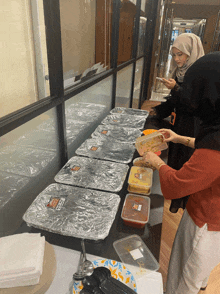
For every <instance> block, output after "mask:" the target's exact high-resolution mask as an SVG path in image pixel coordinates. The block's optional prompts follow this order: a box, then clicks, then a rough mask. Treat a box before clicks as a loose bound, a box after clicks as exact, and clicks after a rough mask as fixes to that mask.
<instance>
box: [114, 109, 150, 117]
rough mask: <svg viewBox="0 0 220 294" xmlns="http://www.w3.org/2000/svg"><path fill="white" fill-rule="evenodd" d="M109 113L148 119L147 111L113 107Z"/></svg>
mask: <svg viewBox="0 0 220 294" xmlns="http://www.w3.org/2000/svg"><path fill="white" fill-rule="evenodd" d="M110 113H121V114H129V115H140V116H144V117H145V118H147V117H148V115H149V112H148V111H147V110H141V109H134V108H125V107H115V108H113V109H112V110H111V111H110Z"/></svg>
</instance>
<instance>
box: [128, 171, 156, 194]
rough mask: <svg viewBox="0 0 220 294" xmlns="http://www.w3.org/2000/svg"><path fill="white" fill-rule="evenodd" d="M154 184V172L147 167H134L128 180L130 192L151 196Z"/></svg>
mask: <svg viewBox="0 0 220 294" xmlns="http://www.w3.org/2000/svg"><path fill="white" fill-rule="evenodd" d="M152 182H153V170H152V169H151V168H147V167H139V166H132V167H131V170H130V174H129V178H128V191H129V192H132V193H137V194H143V195H149V194H150V191H151V187H152Z"/></svg>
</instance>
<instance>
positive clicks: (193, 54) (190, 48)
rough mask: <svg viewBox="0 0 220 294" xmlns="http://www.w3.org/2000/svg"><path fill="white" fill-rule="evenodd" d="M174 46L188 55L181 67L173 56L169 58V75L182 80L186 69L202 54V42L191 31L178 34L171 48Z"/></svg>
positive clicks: (179, 80)
mask: <svg viewBox="0 0 220 294" xmlns="http://www.w3.org/2000/svg"><path fill="white" fill-rule="evenodd" d="M173 47H175V48H177V49H178V50H180V51H182V52H183V53H185V54H186V55H188V56H189V58H188V59H187V61H186V63H185V64H184V65H183V66H182V67H178V66H177V65H176V62H175V61H174V58H172V60H171V77H172V78H174V79H175V77H177V80H178V82H180V83H181V82H183V78H184V75H185V73H186V71H187V69H188V68H189V67H190V66H191V65H192V64H193V63H194V62H195V61H196V60H197V59H199V58H200V57H202V56H203V55H204V49H203V46H202V42H201V40H200V38H199V37H198V36H197V35H195V34H192V33H184V34H181V35H179V36H178V37H177V38H176V39H175V41H174V42H173V45H172V47H171V53H172V48H173Z"/></svg>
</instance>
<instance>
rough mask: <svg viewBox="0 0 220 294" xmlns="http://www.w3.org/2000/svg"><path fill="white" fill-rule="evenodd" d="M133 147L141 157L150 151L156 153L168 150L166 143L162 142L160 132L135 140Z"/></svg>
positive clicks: (162, 138) (162, 137)
mask: <svg viewBox="0 0 220 294" xmlns="http://www.w3.org/2000/svg"><path fill="white" fill-rule="evenodd" d="M135 147H136V149H137V151H138V153H139V154H140V156H143V155H144V153H146V152H149V151H152V152H158V151H162V150H165V149H167V148H168V145H167V143H166V142H165V141H164V136H163V135H162V134H161V133H160V132H153V133H151V134H149V135H145V136H142V137H138V138H137V139H136V143H135Z"/></svg>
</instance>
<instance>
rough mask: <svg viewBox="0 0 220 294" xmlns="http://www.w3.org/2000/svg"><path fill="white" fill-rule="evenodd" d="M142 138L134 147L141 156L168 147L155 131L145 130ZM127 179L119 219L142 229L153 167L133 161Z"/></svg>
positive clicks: (147, 214) (146, 218)
mask: <svg viewBox="0 0 220 294" xmlns="http://www.w3.org/2000/svg"><path fill="white" fill-rule="evenodd" d="M145 134H146V135H144V136H142V137H138V138H137V139H136V143H135V146H136V148H137V151H138V153H139V154H140V155H141V156H143V155H144V153H145V152H149V151H152V152H158V151H159V152H161V151H162V150H164V149H166V148H167V147H168V146H167V144H166V143H165V142H164V137H163V135H162V134H161V133H159V132H158V131H156V130H151V129H149V130H145ZM133 164H134V166H132V167H131V170H130V174H129V178H128V192H129V194H127V195H126V198H125V202H124V205H123V209H122V213H121V217H122V219H123V221H124V223H125V224H126V225H129V226H132V227H138V228H143V227H144V226H145V225H146V223H147V222H148V219H149V212H150V198H149V197H148V196H147V195H150V193H151V188H152V184H153V170H155V169H154V168H153V167H151V166H150V165H149V164H146V163H144V161H143V160H142V157H139V158H136V159H135V160H134V161H133Z"/></svg>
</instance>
